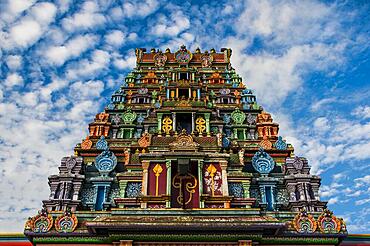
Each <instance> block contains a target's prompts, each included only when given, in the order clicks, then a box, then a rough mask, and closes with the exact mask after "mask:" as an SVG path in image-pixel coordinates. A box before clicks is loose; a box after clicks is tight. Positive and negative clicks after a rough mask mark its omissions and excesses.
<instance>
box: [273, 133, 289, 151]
mask: <svg viewBox="0 0 370 246" xmlns="http://www.w3.org/2000/svg"><path fill="white" fill-rule="evenodd" d="M275 148H276V149H278V150H286V149H287V143H286V142H285V141H284V140H283V138H282V137H281V136H279V137H278V140H276V142H275Z"/></svg>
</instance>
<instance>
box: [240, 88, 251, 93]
mask: <svg viewBox="0 0 370 246" xmlns="http://www.w3.org/2000/svg"><path fill="white" fill-rule="evenodd" d="M242 93H243V95H248V94H252V90H251V89H247V88H245V89H244V90H243V91H242Z"/></svg>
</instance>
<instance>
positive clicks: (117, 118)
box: [112, 114, 122, 126]
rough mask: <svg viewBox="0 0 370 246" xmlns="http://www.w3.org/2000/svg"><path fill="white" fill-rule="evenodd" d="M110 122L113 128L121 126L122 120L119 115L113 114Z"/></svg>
mask: <svg viewBox="0 0 370 246" xmlns="http://www.w3.org/2000/svg"><path fill="white" fill-rule="evenodd" d="M112 122H113V124H114V126H118V125H119V124H121V122H122V119H121V117H120V116H119V114H115V115H114V116H113V117H112Z"/></svg>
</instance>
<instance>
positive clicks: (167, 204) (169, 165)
mask: <svg viewBox="0 0 370 246" xmlns="http://www.w3.org/2000/svg"><path fill="white" fill-rule="evenodd" d="M166 168H167V186H166V195H167V196H169V197H171V160H166ZM170 207H171V200H169V201H167V202H166V208H170Z"/></svg>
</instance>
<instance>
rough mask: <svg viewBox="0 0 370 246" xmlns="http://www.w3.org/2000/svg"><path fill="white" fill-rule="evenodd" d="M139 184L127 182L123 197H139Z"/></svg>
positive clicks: (140, 187)
mask: <svg viewBox="0 0 370 246" xmlns="http://www.w3.org/2000/svg"><path fill="white" fill-rule="evenodd" d="M141 189H142V185H141V182H128V183H127V186H126V192H125V197H127V198H136V197H139V196H140V195H141Z"/></svg>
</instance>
